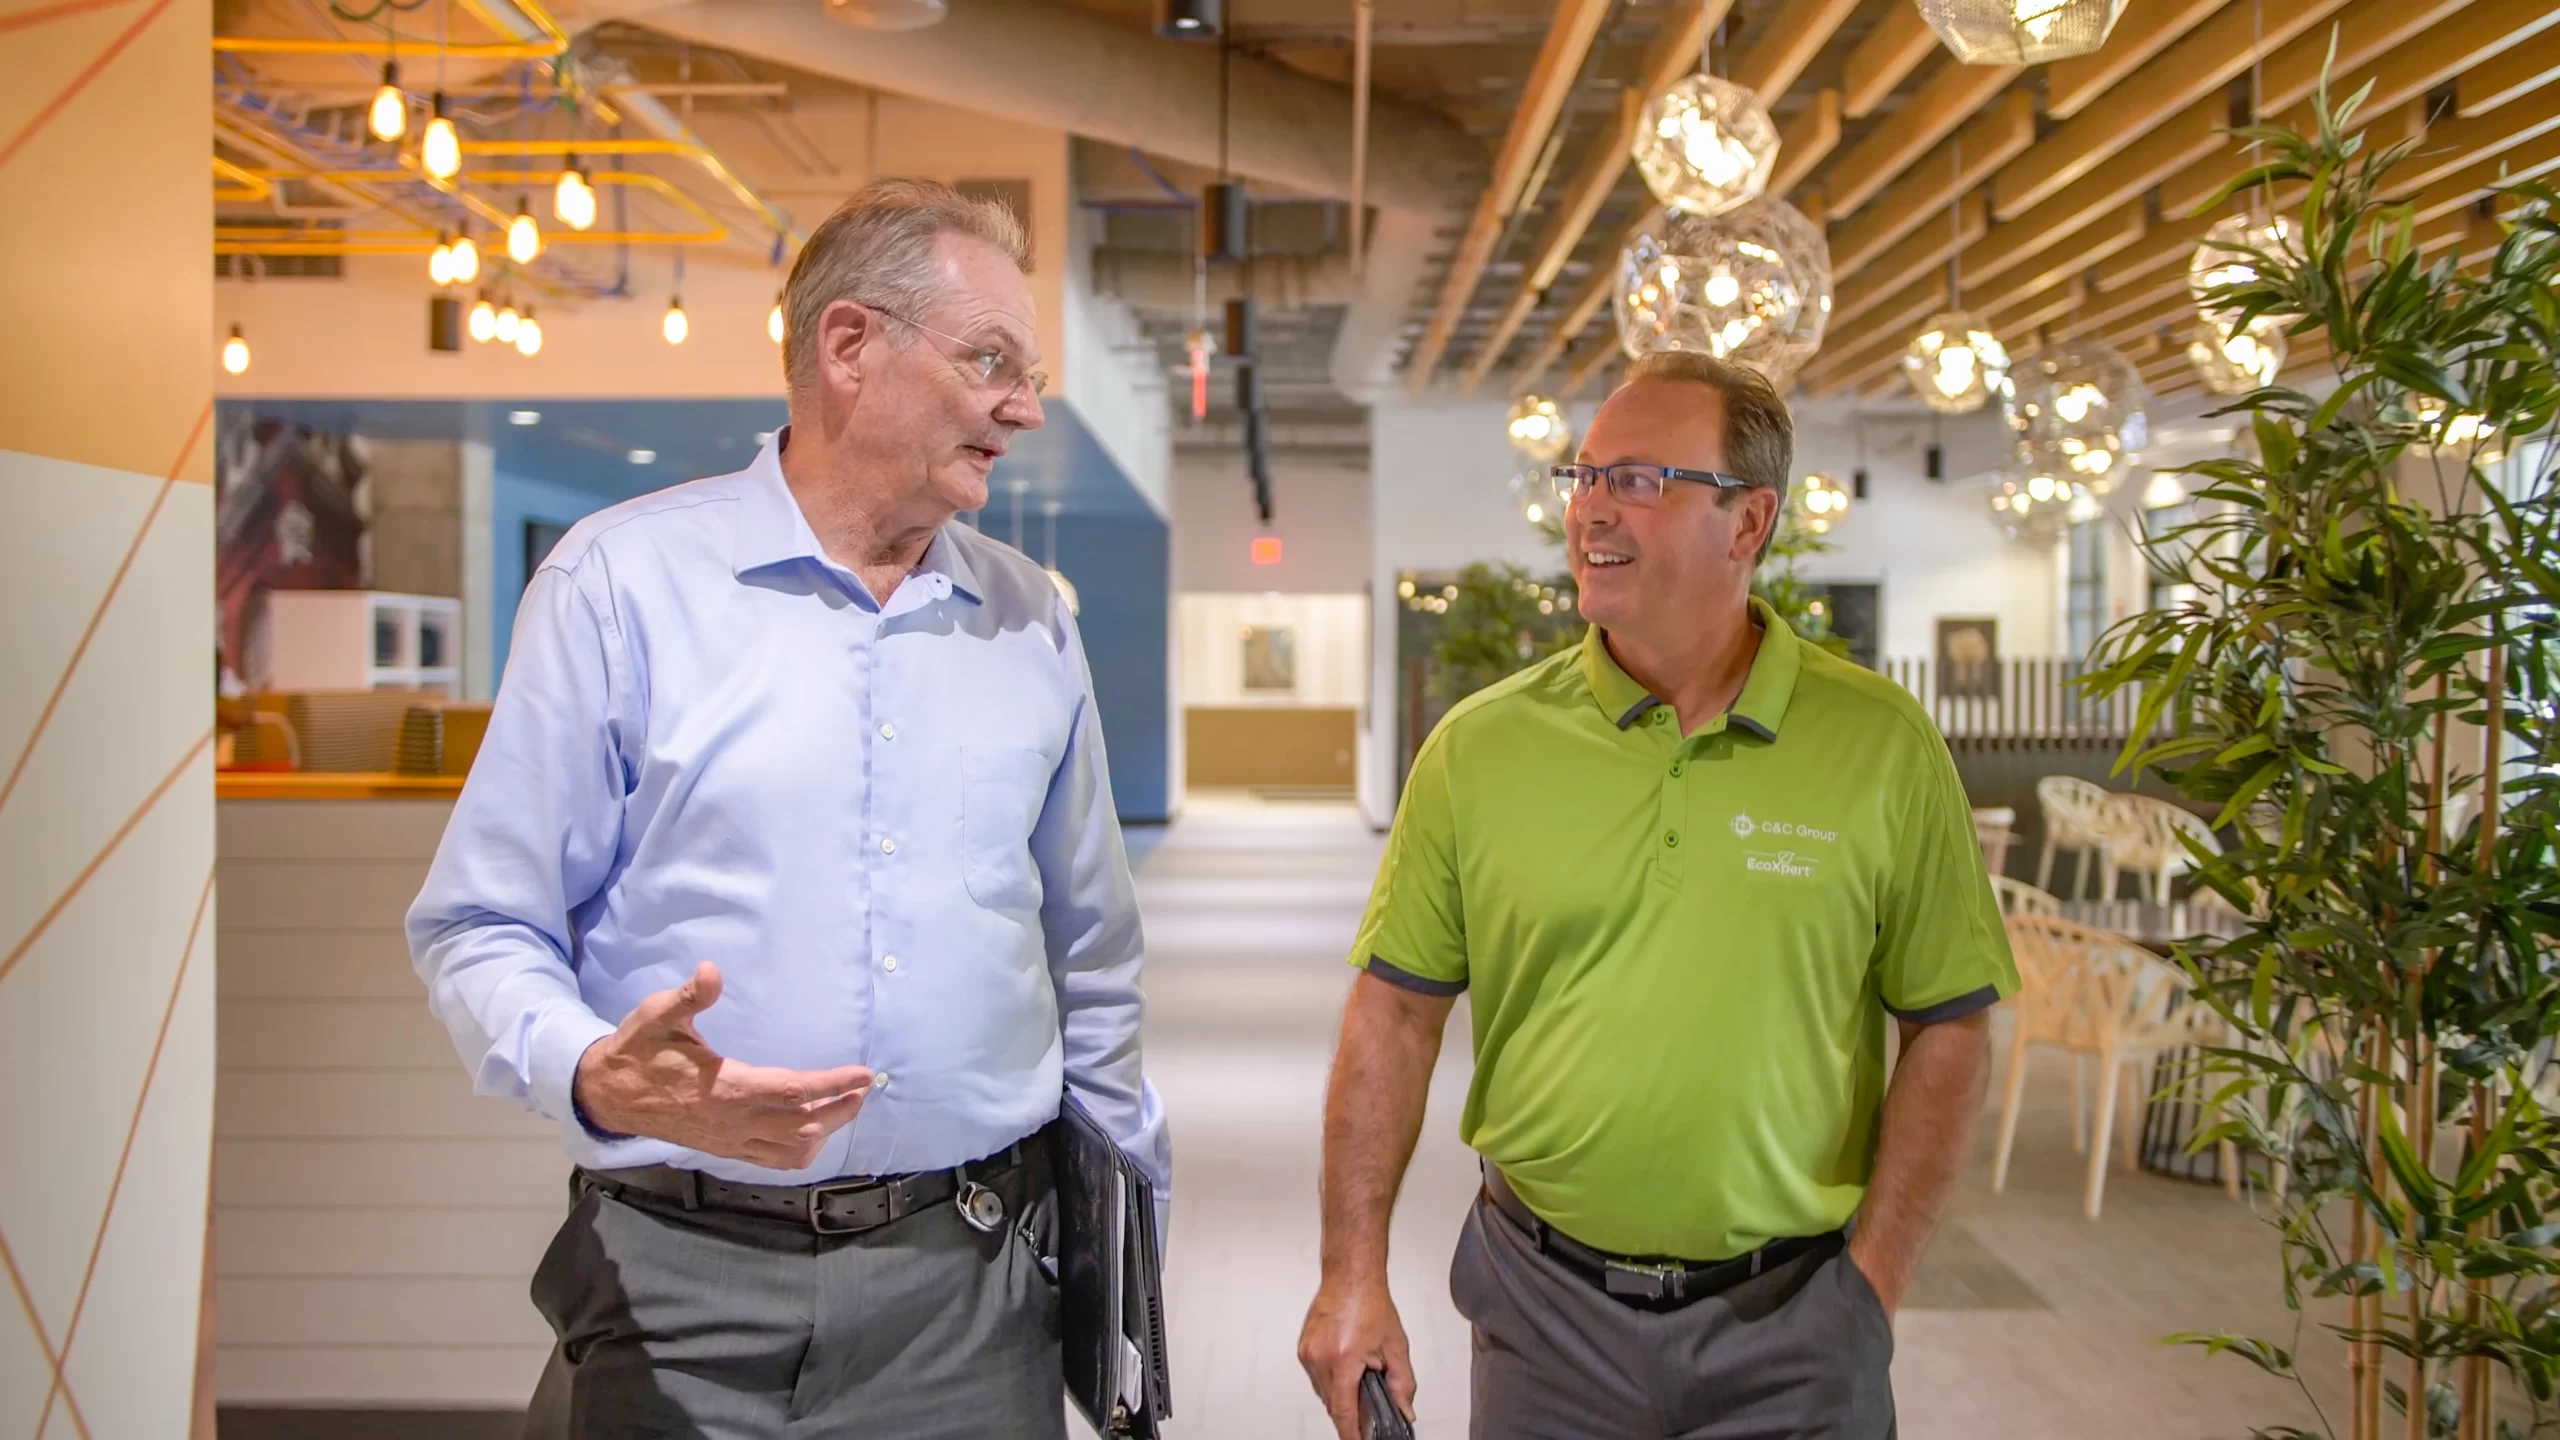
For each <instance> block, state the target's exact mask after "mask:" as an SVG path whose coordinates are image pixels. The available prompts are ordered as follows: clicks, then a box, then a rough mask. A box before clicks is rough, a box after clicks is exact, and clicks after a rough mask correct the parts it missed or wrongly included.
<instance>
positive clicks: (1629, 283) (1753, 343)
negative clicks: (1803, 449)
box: [1615, 196, 1831, 393]
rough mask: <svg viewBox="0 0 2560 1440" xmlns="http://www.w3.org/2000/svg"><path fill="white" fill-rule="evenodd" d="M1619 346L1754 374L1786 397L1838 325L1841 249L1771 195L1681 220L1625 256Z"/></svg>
mask: <svg viewBox="0 0 2560 1440" xmlns="http://www.w3.org/2000/svg"><path fill="white" fill-rule="evenodd" d="M1615 306H1616V309H1617V315H1618V343H1619V344H1620V345H1621V346H1622V347H1623V348H1624V349H1625V350H1626V352H1627V354H1628V355H1629V356H1630V357H1631V358H1632V357H1642V356H1645V355H1649V354H1652V353H1654V352H1656V351H1661V350H1690V351H1696V352H1699V353H1702V354H1707V355H1713V356H1715V357H1717V358H1718V359H1723V360H1731V361H1734V362H1735V363H1737V364H1741V365H1747V366H1749V367H1751V368H1752V369H1755V370H1758V371H1759V372H1760V373H1762V374H1763V375H1766V376H1768V377H1769V380H1770V383H1771V384H1773V385H1775V386H1776V387H1777V388H1778V390H1779V391H1780V392H1781V393H1783V392H1785V391H1786V390H1787V389H1788V388H1790V387H1791V386H1792V385H1793V384H1794V381H1795V376H1796V372H1797V371H1798V370H1800V369H1802V368H1803V366H1804V363H1805V361H1807V360H1809V359H1811V358H1812V357H1813V354H1814V352H1815V351H1817V350H1819V349H1820V348H1821V347H1822V332H1823V328H1824V326H1826V325H1827V324H1828V323H1829V322H1830V317H1831V247H1830V245H1829V244H1828V243H1827V242H1826V241H1825V240H1824V239H1823V234H1822V230H1821V228H1820V227H1818V226H1816V225H1815V224H1814V223H1813V222H1812V221H1811V220H1808V219H1806V218H1805V215H1804V212H1803V211H1801V210H1798V209H1797V208H1796V207H1794V206H1793V205H1790V204H1788V203H1787V202H1786V201H1784V200H1780V199H1776V198H1774V197H1770V196H1763V197H1762V198H1760V199H1758V200H1754V201H1752V202H1750V203H1749V204H1747V205H1744V206H1742V207H1741V208H1739V209H1736V210H1732V211H1728V212H1726V213H1725V214H1722V215H1717V216H1712V217H1710V216H1699V215H1692V214H1687V213H1685V212H1675V213H1673V214H1672V215H1671V216H1670V218H1669V219H1668V220H1667V221H1665V222H1664V225H1663V231H1662V236H1661V238H1660V239H1656V238H1655V237H1653V236H1651V235H1639V236H1637V237H1636V240H1635V243H1634V244H1632V245H1630V246H1628V247H1627V249H1626V250H1625V251H1624V252H1622V253H1621V254H1620V256H1619V261H1618V286H1617V291H1616V295H1615Z"/></svg>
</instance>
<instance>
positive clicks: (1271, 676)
mask: <svg viewBox="0 0 2560 1440" xmlns="http://www.w3.org/2000/svg"><path fill="white" fill-rule="evenodd" d="M1244 688H1245V689H1246V691H1247V692H1249V693H1252V694H1256V695H1294V694H1296V693H1298V629H1297V627H1296V626H1294V625H1247V626H1246V627H1244Z"/></svg>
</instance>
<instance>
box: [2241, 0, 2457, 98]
mask: <svg viewBox="0 0 2560 1440" xmlns="http://www.w3.org/2000/svg"><path fill="white" fill-rule="evenodd" d="M2470 3H2471V0H2354V3H2352V4H2350V5H2348V6H2347V7H2346V8H2345V9H2343V10H2341V11H2339V12H2338V18H2337V21H2336V23H2335V24H2333V25H2323V26H2321V27H2320V28H2319V29H2317V30H2314V31H2312V32H2311V33H2310V34H2307V35H2303V36H2299V37H2297V38H2295V39H2294V40H2293V41H2292V42H2291V43H2290V44H2288V45H2286V46H2285V47H2284V48H2283V49H2281V50H2278V51H2277V52H2276V53H2275V54H2273V55H2270V56H2268V57H2267V63H2266V64H2265V66H2264V67H2262V69H2261V73H2260V75H2259V80H2258V83H2259V85H2260V87H2261V88H2262V90H2263V91H2264V94H2263V95H2262V96H2261V97H2260V99H2259V101H2258V114H2259V115H2261V116H2268V115H2280V114H2283V113H2284V112H2285V111H2287V110H2290V109H2292V108H2293V107H2294V106H2296V105H2299V104H2301V103H2302V102H2303V101H2305V100H2308V99H2310V98H2311V92H2312V91H2313V90H2315V89H2317V88H2318V87H2319V84H2320V67H2321V66H2322V65H2324V64H2325V65H2327V66H2328V67H2329V73H2330V74H2332V75H2346V74H2349V73H2351V72H2352V71H2354V70H2355V68H2356V67H2357V66H2359V65H2370V64H2372V63H2374V62H2376V61H2378V60H2380V59H2382V58H2383V57H2384V56H2385V55H2386V54H2388V53H2389V52H2390V50H2391V47H2393V46H2395V45H2399V44H2402V43H2404V42H2406V41H2407V40H2409V39H2410V38H2412V37H2414V36H2417V35H2421V34H2424V33H2425V32H2426V30H2427V28H2428V27H2429V26H2432V25H2438V24H2442V23H2443V22H2445V21H2446V20H2449V19H2451V18H2452V17H2453V16H2454V15H2455V14H2456V13H2457V12H2459V11H2461V10H2462V9H2463V8H2464V7H2465V6H2467V5H2469V4H2470ZM2466 23H2467V22H2466ZM2332 34H2334V35H2336V36H2337V41H2338V55H2337V59H2336V60H2335V61H2332V60H2330V58H2329V37H2330V36H2331V35H2332ZM2354 89H2355V87H2354V86H2352V85H2346V86H2341V85H2337V84H2335V83H2333V84H2332V85H2331V86H2330V91H2331V93H2332V94H2337V95H2348V94H2352V93H2354ZM2386 103H2388V102H2386ZM2366 113H2367V114H2371V113H2372V111H2370V110H2368V111H2367V112H2366Z"/></svg>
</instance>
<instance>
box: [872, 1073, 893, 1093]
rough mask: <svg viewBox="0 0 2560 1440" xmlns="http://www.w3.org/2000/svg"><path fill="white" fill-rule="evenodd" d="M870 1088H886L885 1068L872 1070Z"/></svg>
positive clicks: (887, 1085) (887, 1078)
mask: <svg viewBox="0 0 2560 1440" xmlns="http://www.w3.org/2000/svg"><path fill="white" fill-rule="evenodd" d="M871 1088H872V1089H874V1090H886V1089H888V1088H889V1072H888V1071H886V1070H874V1071H873V1072H871Z"/></svg>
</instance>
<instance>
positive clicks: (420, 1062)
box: [213, 773, 568, 1410]
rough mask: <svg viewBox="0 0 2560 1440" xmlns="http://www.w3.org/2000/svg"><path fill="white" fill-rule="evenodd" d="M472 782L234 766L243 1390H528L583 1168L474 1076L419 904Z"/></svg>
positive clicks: (218, 1243) (230, 1016)
mask: <svg viewBox="0 0 2560 1440" xmlns="http://www.w3.org/2000/svg"><path fill="white" fill-rule="evenodd" d="M459 788H460V782H459V780H458V779H456V778H451V777H406V776H392V775H344V774H341V775H311V774H238V773H234V774H225V775H222V776H221V777H220V778H219V779H218V780H217V781H216V787H215V793H216V796H217V799H218V804H217V822H216V823H217V830H216V837H217V838H216V847H217V848H216V855H217V865H218V868H219V877H220V882H221V891H220V895H221V900H220V905H219V910H218V915H219V920H218V925H219V930H218V932H217V935H218V944H219V947H220V948H219V951H218V959H217V964H216V975H217V977H218V978H217V984H216V991H215V993H216V1003H217V1015H218V1018H217V1032H216V1033H217V1046H218V1049H217V1055H218V1077H219V1078H218V1089H217V1092H216V1099H215V1120H214V1221H213V1225H214V1232H213V1233H214V1257H215V1258H214V1266H215V1298H214V1306H215V1310H214V1313H215V1315H216V1322H215V1323H216V1343H217V1347H218V1349H217V1376H218V1381H217V1383H218V1390H219V1395H220V1398H221V1400H222V1401H223V1403H225V1404H226V1405H235V1406H280V1405H297V1406H299V1405H310V1406H329V1407H351V1408H352V1407H358V1406H383V1407H396V1408H402V1409H420V1410H463V1409H472V1408H482V1407H485V1408H511V1407H519V1406H521V1405H523V1404H524V1402H525V1400H526V1399H527V1397H528V1396H530V1395H531V1393H532V1390H533V1384H534V1380H535V1378H536V1377H537V1376H538V1375H539V1374H540V1372H541V1368H542V1363H543V1359H544V1356H545V1355H546V1353H547V1351H548V1348H549V1340H550V1335H549V1332H548V1331H547V1330H546V1329H545V1328H544V1326H543V1324H542V1321H541V1320H540V1318H539V1317H537V1316H536V1315H535V1314H534V1312H533V1309H532V1307H531V1305H530V1304H529V1303H528V1302H527V1301H526V1298H525V1285H526V1281H527V1279H528V1277H529V1276H530V1275H531V1274H532V1272H533V1268H534V1264H535V1262H536V1261H537V1259H539V1257H540V1256H541V1254H542V1250H543V1247H544V1245H545V1244H547V1243H548V1241H549V1239H550V1236H551V1232H552V1231H553V1229H554V1228H555V1227H556V1226H557V1225H558V1223H559V1220H560V1216H561V1214H562V1211H563V1207H564V1204H565V1195H566V1190H565V1187H566V1183H567V1177H568V1163H567V1161H566V1160H565V1159H563V1158H562V1156H561V1153H560V1146H559V1140H558V1138H557V1136H556V1134H555V1133H554V1132H553V1130H552V1129H551V1127H550V1126H549V1125H548V1124H547V1123H545V1122H543V1121H541V1120H538V1119H536V1118H534V1117H533V1116H530V1115H527V1114H524V1113H522V1112H520V1111H518V1110H516V1109H514V1108H512V1107H510V1106H508V1105H505V1104H503V1103H501V1102H498V1101H494V1100H483V1099H480V1098H478V1097H476V1096H474V1095H473V1094H472V1093H471V1083H470V1079H469V1077H468V1076H467V1075H466V1074H465V1072H464V1070H463V1068H462V1064H461V1062H460V1061H459V1060H458V1059H456V1058H455V1055H454V1050H453V1046H452V1043H451V1042H450V1041H449V1040H448V1039H447V1038H446V1035H445V1032H444V1027H443V1026H441V1025H440V1024H438V1023H437V1022H436V1020H435V1019H434V1017H432V1016H430V1015H429V1014H428V1013H427V1007H426V998H425V991H424V988H423V987H422V986H421V985H420V984H419V981H418V978H417V976H416V973H415V972H414V971H413V970H412V969H411V968H410V964H409V956H408V949H407V945H406V942H405V940H404V939H403V937H402V933H401V921H402V917H403V915H404V914H405V912H406V911H407V909H408V906H409V902H410V900H411V899H412V898H413V897H414V896H415V895H416V894H417V892H418V887H419V884H420V883H421V881H422V880H423V879H424V877H425V875H426V870H427V865H428V862H429V860H430V859H431V858H432V857H433V855H434V853H435V847H436V842H437V840H438V838H439V837H440V836H441V835H442V834H443V832H444V825H445V819H446V817H447V816H448V815H449V814H450V813H451V811H452V808H453V797H454V795H455V794H456V793H457V791H458V790H459Z"/></svg>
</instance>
